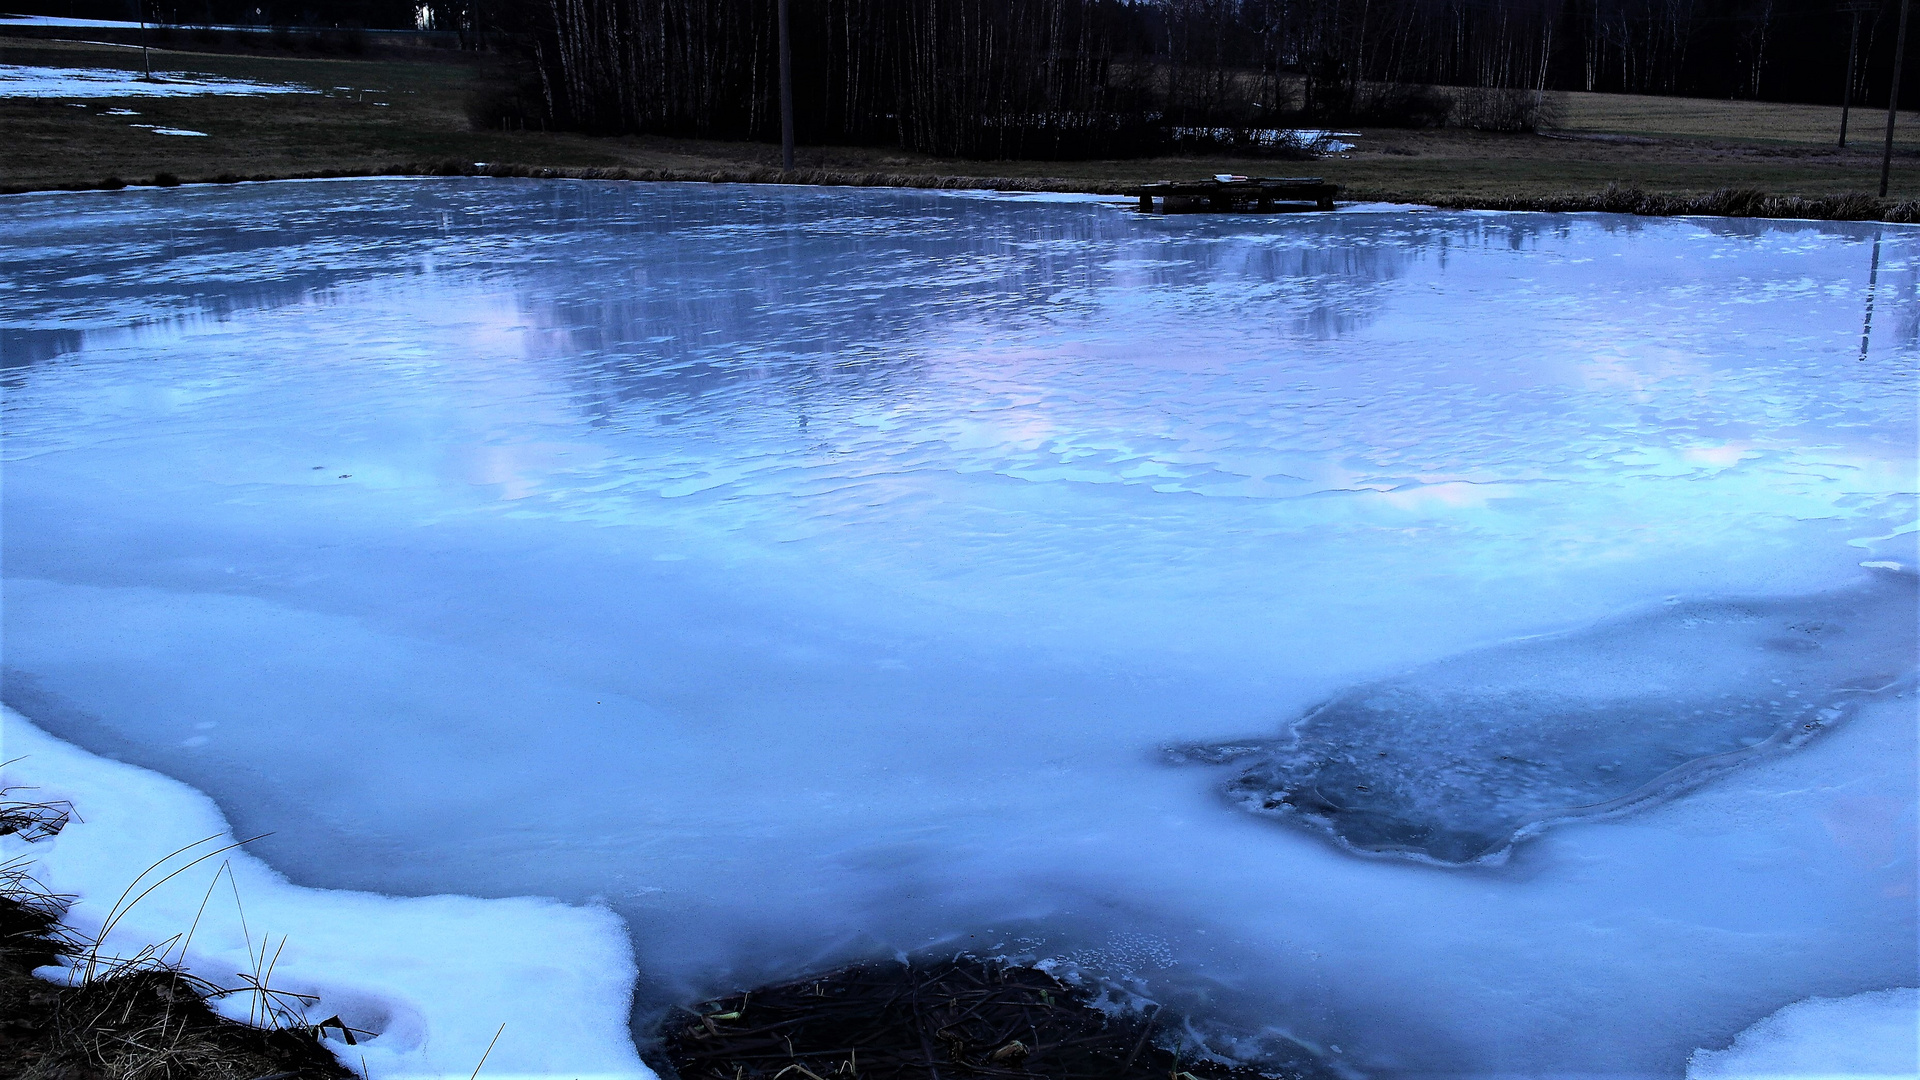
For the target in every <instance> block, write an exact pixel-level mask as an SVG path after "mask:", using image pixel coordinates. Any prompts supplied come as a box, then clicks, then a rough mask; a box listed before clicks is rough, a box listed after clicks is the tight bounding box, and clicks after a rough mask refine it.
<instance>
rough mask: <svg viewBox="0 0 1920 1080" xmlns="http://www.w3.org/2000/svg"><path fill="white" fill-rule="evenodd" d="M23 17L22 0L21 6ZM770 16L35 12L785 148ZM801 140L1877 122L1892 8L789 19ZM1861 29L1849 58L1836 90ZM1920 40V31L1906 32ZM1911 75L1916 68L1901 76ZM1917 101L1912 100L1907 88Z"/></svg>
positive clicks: (222, 8) (425, 5) (1024, 13)
mask: <svg viewBox="0 0 1920 1080" xmlns="http://www.w3.org/2000/svg"><path fill="white" fill-rule="evenodd" d="M32 2H33V0H27V4H28V6H32ZM778 2H779V0H44V2H43V4H42V6H44V7H47V8H49V9H54V8H57V9H60V10H59V11H58V12H57V13H61V14H65V13H68V12H67V9H69V8H73V7H75V5H81V6H92V7H99V6H110V5H113V4H120V5H122V6H125V5H127V4H138V3H144V4H145V5H146V7H147V9H148V10H149V11H150V12H152V13H153V14H154V15H155V16H156V17H160V18H168V19H170V20H171V21H178V22H186V23H192V22H196V21H202V20H204V21H209V22H211V21H231V22H281V21H292V22H301V23H307V24H319V25H325V23H326V20H327V19H328V18H329V17H330V16H331V17H332V18H334V20H335V23H336V25H337V24H338V21H339V18H340V17H341V16H342V15H343V14H344V15H347V16H349V17H350V18H351V19H352V20H354V21H357V22H360V23H361V24H363V25H369V26H373V25H380V24H382V23H384V22H391V23H393V24H395V25H407V26H412V25H417V24H419V23H423V22H424V23H427V24H430V25H431V26H433V27H435V28H437V29H442V30H458V31H461V32H462V33H463V34H464V35H467V36H468V38H469V39H470V40H472V41H475V42H480V41H485V42H488V43H490V45H489V47H493V48H498V49H502V50H506V51H508V52H510V53H512V54H513V55H515V56H517V57H519V58H520V60H521V72H522V75H523V76H524V78H523V80H522V85H521V86H520V88H519V90H518V92H517V93H516V94H512V95H507V96H506V97H504V98H502V99H501V100H499V101H496V102H494V103H493V104H492V105H490V106H489V107H488V110H486V111H488V112H489V115H488V117H487V120H488V121H489V122H497V123H505V124H509V125H514V124H525V125H529V126H531V125H536V124H537V125H540V126H550V127H563V128H573V129H581V130H589V131H600V132H650V133H658V134H669V135H686V136H702V137H712V138H729V139H771V138H775V137H777V135H778V131H779V115H778V108H777V102H778V54H777V51H776V45H777V32H776V5H777V3H778ZM788 2H789V4H790V26H791V32H792V56H793V70H794V112H795V119H796V126H797V128H798V135H799V138H800V139H801V141H802V142H813V143H841V144H887V145H899V146H902V147H905V148H908V149H913V150H919V151H925V152H930V153H935V154H944V155H966V156H978V157H1047V156H1081V155H1087V154H1124V153H1133V152H1151V151H1159V150H1164V149H1166V148H1167V146H1168V144H1169V143H1171V142H1178V141H1181V140H1183V139H1198V140H1210V141H1214V142H1219V141H1227V142H1233V141H1236V140H1237V141H1242V142H1246V141H1249V140H1256V141H1257V133H1259V132H1262V131H1267V130H1271V129H1273V128H1276V127H1286V126H1299V125H1308V124H1310V125H1325V124H1380V125H1387V124H1397V125H1410V126H1419V125H1430V124H1441V123H1458V124H1466V125H1470V126H1478V127H1487V128H1527V127H1531V126H1533V125H1535V124H1537V123H1538V122H1540V120H1541V119H1542V118H1543V113H1542V104H1543V101H1544V99H1543V98H1542V95H1543V94H1544V92H1546V91H1554V90H1594V91H1621V92H1630V93H1647V94H1684V95H1694V96H1704V97H1722V98H1734V97H1738V98H1757V99H1763V100H1775V101H1799V102H1811V103H1821V104H1838V103H1839V100H1840V98H1841V95H1842V93H1843V89H1848V90H1850V94H1851V99H1852V100H1853V102H1854V103H1855V104H1872V103H1878V104H1882V105H1884V102H1885V100H1886V95H1887V91H1888V83H1889V79H1890V71H1891V69H1892V67H1893V52H1894V41H1893V37H1894V30H1895V24H1896V21H1897V16H1898V4H1899V0H788ZM1855 3H1857V4H1858V6H1859V7H1860V8H1861V12H1860V17H1859V18H1858V20H1857V25H1858V37H1857V46H1858V53H1859V58H1860V62H1859V63H1858V64H1857V65H1856V73H1855V77H1854V80H1853V84H1852V86H1851V87H1850V88H1846V87H1845V86H1844V84H1845V71H1846V62H1847V55H1848V49H1849V45H1850V39H1852V35H1853V29H1854V27H1855V25H1856V22H1855V20H1854V19H1852V18H1851V17H1850V16H1849V15H1848V14H1847V13H1846V10H1845V9H1846V8H1847V7H1848V6H1849V5H1852V4H1855ZM1917 33H1920V32H1917ZM1906 75H1907V81H1908V82H1909V83H1911V82H1913V81H1915V80H1920V64H1908V65H1906ZM1903 93H1904V95H1905V99H1906V100H1908V101H1910V102H1914V103H1916V104H1920V94H1916V93H1915V87H1914V86H1912V85H1909V86H1907V87H1905V88H1903Z"/></svg>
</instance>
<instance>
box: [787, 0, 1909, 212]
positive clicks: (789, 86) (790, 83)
mask: <svg viewBox="0 0 1920 1080" xmlns="http://www.w3.org/2000/svg"><path fill="white" fill-rule="evenodd" d="M1901 2H1902V3H1904V2H1905V0H1901ZM1900 10H1901V11H1902V12H1904V11H1905V10H1906V9H1905V8H1901V9H1900ZM1901 25H1903V26H1904V25H1906V24H1905V23H1902V24H1901ZM1888 138H1892V136H1888ZM1889 145H1891V144H1889ZM780 167H781V168H782V169H785V170H786V171H788V172H792V171H793V49H792V47H791V46H790V45H788V43H787V0H780ZM1882 186H1883V187H1884V186H1885V185H1882Z"/></svg>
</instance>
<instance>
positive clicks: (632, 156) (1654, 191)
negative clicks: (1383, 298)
mask: <svg viewBox="0 0 1920 1080" xmlns="http://www.w3.org/2000/svg"><path fill="white" fill-rule="evenodd" d="M153 56H154V63H155V68H156V70H157V71H159V72H162V73H164V72H178V73H204V74H212V75H220V76H226V77H230V78H245V79H253V80H258V81H264V82H281V83H298V84H301V85H305V86H311V87H315V88H319V89H321V90H322V91H323V92H322V93H317V94H297V95H296V94H286V95H276V96H270V97H217V96H200V97H177V98H139V97H127V98H97V99H70V100H60V99H20V98H0V131H4V132H5V134H6V137H7V141H8V152H7V154H6V155H4V157H0V190H4V191H9V192H19V191H32V190H46V189H60V188H89V187H101V186H116V185H117V184H123V183H148V182H152V181H153V180H154V179H155V178H159V179H161V180H162V181H163V182H166V181H170V180H172V179H178V180H181V181H186V182H195V181H211V180H244V179H274V178H289V177H312V176H343V175H389V174H417V173H436V174H446V173H451V172H470V173H489V174H493V175H518V176H531V175H555V176H600V177H610V178H611V177H622V178H632V179H683V180H715V179H724V180H737V181H763V180H780V179H788V180H797V181H799V182H803V183H887V184H901V185H910V186H937V187H998V188H1006V189H1013V190H1046V191H1082V192H1093V193H1111V192H1118V191H1121V190H1123V189H1124V188H1126V187H1127V186H1128V185H1130V184H1134V183H1138V182H1140V181H1145V180H1163V179H1175V178H1191V177H1195V176H1204V175H1208V174H1211V173H1215V172H1237V173H1252V174H1268V175H1271V174H1276V173H1279V174H1288V173H1300V172H1309V171H1310V172H1312V173H1314V174H1317V175H1321V176H1324V177H1326V178H1327V179H1329V180H1331V181H1333V182H1335V183H1338V184H1340V185H1341V186H1342V188H1343V198H1349V199H1367V200H1374V199H1377V200H1385V201H1397V202H1422V203H1433V204H1438V205H1442V206H1453V207H1485V208H1494V209H1610V210H1622V211H1627V212H1638V213H1703V212H1704V213H1715V212H1718V213H1733V214H1746V215H1758V216H1794V217H1806V216H1812V217H1844V218H1875V217H1881V218H1889V219H1893V220H1911V219H1912V211H1911V208H1910V207H1906V206H1905V204H1907V203H1910V202H1912V201H1914V200H1920V127H1916V125H1920V117H1913V118H1911V121H1912V122H1911V123H1909V118H1906V117H1904V116H1903V124H1906V125H1907V126H1906V127H1905V128H1904V129H1903V131H1902V133H1901V138H1900V140H1899V141H1898V143H1897V147H1898V153H1897V155H1896V158H1895V168H1894V183H1893V187H1892V191H1891V196H1892V197H1891V198H1890V199H1888V200H1886V201H1884V202H1882V201H1879V200H1874V199H1871V198H1868V197H1867V196H1868V195H1869V193H1871V192H1872V191H1874V190H1875V188H1876V186H1877V183H1878V175H1879V155H1878V151H1877V133H1878V129H1877V127H1876V124H1877V123H1878V122H1880V121H1879V120H1877V119H1876V117H1875V116H1874V115H1873V114H1872V113H1870V112H1859V113H1856V114H1855V119H1854V125H1853V127H1854V131H1855V132H1856V140H1855V145H1854V146H1853V147H1850V148H1848V149H1845V150H1842V149H1840V148H1838V147H1835V146H1834V145H1833V136H1834V134H1835V133H1836V132H1837V129H1838V125H1839V110H1838V109H1829V108H1821V107H1817V106H1788V105H1768V104H1761V103H1754V102H1723V101H1698V100H1691V99H1674V98H1651V97H1633V96H1626V95H1600V94H1567V95H1564V96H1563V100H1562V102H1561V106H1562V107H1561V110H1560V112H1561V120H1560V126H1559V127H1557V128H1556V129H1555V130H1553V131H1551V132H1548V133H1545V134H1495V133H1487V132H1476V131H1466V130H1457V129H1449V130H1438V131H1405V130H1390V129H1380V130H1362V131H1360V132H1359V133H1358V137H1357V138H1354V139H1352V140H1351V141H1352V142H1353V143H1354V144H1355V148H1354V149H1353V150H1352V151H1350V152H1347V153H1345V154H1342V155H1340V156H1337V157H1330V158H1326V159H1324V160H1321V161H1315V162H1297V161H1274V160H1270V159H1262V158H1233V157H1210V156H1195V157H1174V158H1149V159H1135V160H1122V161H1072V162H1046V161H964V160H950V159H935V158H929V157H925V156H923V155H915V154H907V153H903V152H900V151H897V150H892V149H887V148H875V147H803V148H802V149H801V151H800V154H799V160H798V164H799V165H800V167H801V168H800V170H799V172H798V173H797V174H794V175H790V176H784V177H783V176H782V174H780V173H779V172H778V170H777V168H776V165H777V150H776V148H774V147H772V146H768V145H763V144H756V143H737V142H718V141H706V140H695V139H665V138H654V137H644V136H624V137H606V138H596V137H591V136H585V135H577V134H570V133H554V132H526V131H500V130H477V129H476V128H475V126H474V124H473V122H472V120H471V116H472V115H473V114H474V112H475V110H474V108H473V106H474V105H475V103H477V102H480V101H482V100H484V99H485V98H486V96H487V95H489V94H492V93H495V92H497V89H498V87H499V86H500V85H501V81H502V74H501V72H500V71H499V70H498V68H497V67H496V65H495V62H494V61H492V60H490V59H488V58H486V57H478V56H473V55H470V54H460V53H453V52H446V51H440V52H432V53H429V52H426V51H422V52H421V53H419V54H417V55H415V56H407V57H396V56H392V55H382V56H377V57H370V58H350V57H342V56H325V57H321V56H307V55H285V56H278V55H258V54H244V55H243V54H214V53H195V52H188V51H164V50H155V52H154V54H153ZM0 63H8V64H39V65H56V66H93V67H120V68H129V67H137V66H138V64H139V52H138V50H136V49H129V48H125V47H117V46H109V45H101V44H89V43H84V42H66V41H39V40H25V39H8V38H0ZM127 111H131V112H134V113H138V114H139V115H138V116H129V115H126V112H127ZM1882 116H1884V114H1882ZM134 124H149V125H155V126H156V127H159V128H171V129H186V130H191V131H198V132H204V133H205V135H204V136H193V137H183V136H169V135H164V134H156V133H155V131H154V129H153V128H143V127H135V126H132V125H134ZM476 163H484V164H476Z"/></svg>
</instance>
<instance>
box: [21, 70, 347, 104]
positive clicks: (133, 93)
mask: <svg viewBox="0 0 1920 1080" xmlns="http://www.w3.org/2000/svg"><path fill="white" fill-rule="evenodd" d="M315 93H319V91H317V90H314V89H313V88H312V87H307V86H296V85H293V84H291V83H262V82H252V81H249V80H247V79H223V78H221V77H220V76H218V75H201V74H195V75H193V76H191V77H187V76H182V75H179V74H174V73H164V74H160V75H155V76H154V77H153V79H151V80H148V79H143V78H141V76H140V73H139V72H137V71H127V70H122V69H120V68H65V67H44V66H39V65H32V64H0V98H126V97H195V96H199V95H203V94H229V95H233V94H239V95H247V94H315Z"/></svg>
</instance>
